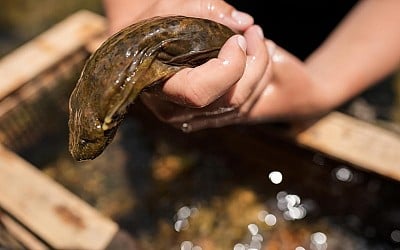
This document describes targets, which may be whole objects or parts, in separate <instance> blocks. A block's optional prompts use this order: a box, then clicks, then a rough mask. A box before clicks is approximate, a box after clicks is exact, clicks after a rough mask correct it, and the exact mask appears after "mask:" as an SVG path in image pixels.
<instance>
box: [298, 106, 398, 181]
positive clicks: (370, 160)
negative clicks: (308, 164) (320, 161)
mask: <svg viewBox="0 0 400 250" xmlns="http://www.w3.org/2000/svg"><path fill="white" fill-rule="evenodd" d="M295 140H296V142H297V143H299V144H300V145H302V146H305V147H308V148H311V149H314V150H317V151H320V152H323V153H325V154H327V155H329V156H332V157H334V158H337V159H340V160H343V161H347V162H349V163H351V164H353V165H356V166H358V167H361V168H364V169H366V170H368V171H372V172H375V173H378V174H381V175H383V176H386V177H389V178H392V179H395V180H399V181H400V135H399V134H397V133H395V132H391V131H389V130H386V129H383V128H380V127H378V126H375V125H373V124H370V123H367V122H364V121H361V120H358V119H356V118H353V117H350V116H348V115H345V114H342V113H339V112H332V113H330V114H328V115H327V116H326V117H323V118H322V119H320V120H319V121H317V122H316V123H315V124H313V125H312V126H310V127H308V128H307V129H305V130H304V131H302V132H300V133H299V134H297V135H296V136H295Z"/></svg>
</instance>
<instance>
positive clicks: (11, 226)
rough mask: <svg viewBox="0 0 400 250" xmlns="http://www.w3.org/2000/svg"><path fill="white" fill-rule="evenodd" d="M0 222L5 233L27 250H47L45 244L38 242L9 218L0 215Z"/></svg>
mask: <svg viewBox="0 0 400 250" xmlns="http://www.w3.org/2000/svg"><path fill="white" fill-rule="evenodd" d="M0 222H1V223H2V224H3V225H4V226H5V228H6V229H7V231H8V232H9V233H10V234H11V235H12V236H13V237H14V238H15V239H16V240H18V241H19V242H21V243H22V244H23V245H24V246H25V247H26V248H27V249H30V250H46V249H49V248H48V247H47V246H46V245H45V244H43V243H42V242H41V241H39V240H38V239H37V238H36V237H35V236H34V235H32V234H31V233H30V232H29V231H28V230H26V229H25V228H24V227H23V226H21V225H20V224H18V222H16V221H15V220H13V219H12V218H11V217H9V216H7V215H5V214H1V213H0Z"/></svg>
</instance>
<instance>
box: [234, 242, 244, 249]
mask: <svg viewBox="0 0 400 250" xmlns="http://www.w3.org/2000/svg"><path fill="white" fill-rule="evenodd" d="M233 250H246V246H245V245H243V244H242V243H237V244H236V245H235V246H234V247H233Z"/></svg>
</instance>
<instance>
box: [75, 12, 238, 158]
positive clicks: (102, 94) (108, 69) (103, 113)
mask: <svg viewBox="0 0 400 250" xmlns="http://www.w3.org/2000/svg"><path fill="white" fill-rule="evenodd" d="M232 35H234V32H233V31H232V30H231V29H229V28H228V27H226V26H224V25H222V24H219V23H216V22H213V21H210V20H207V19H201V18H193V17H185V16H165V17H154V18H150V19H147V20H143V21H140V22H138V23H135V24H133V25H131V26H128V27H126V28H124V29H122V30H121V31H119V32H118V33H116V34H115V35H113V36H111V37H110V38H108V39H107V40H106V41H105V42H104V43H103V44H102V45H101V46H100V48H98V49H97V50H96V51H95V52H94V53H93V54H92V55H91V57H90V58H89V59H88V61H87V62H86V64H85V66H84V68H83V71H82V74H81V77H80V78H79V80H78V83H77V85H76V86H75V89H74V90H73V92H72V94H71V96H70V100H69V112H70V114H69V122H68V125H69V150H70V152H71V154H72V156H73V158H74V159H75V160H77V161H82V160H89V159H94V158H96V157H97V156H99V155H100V154H101V153H102V152H103V151H104V149H105V148H106V147H107V145H108V144H109V143H110V142H111V141H112V139H113V138H114V135H115V133H116V131H117V129H118V127H119V125H120V123H121V122H122V120H123V118H124V116H125V114H126V112H127V107H128V106H129V105H131V104H132V103H134V101H135V99H136V98H137V96H138V95H139V94H140V93H141V92H142V91H143V90H144V89H146V88H147V87H150V86H153V85H155V84H160V83H163V82H165V81H166V80H167V79H168V78H170V77H171V76H172V75H174V74H175V73H176V72H178V71H179V70H181V69H183V68H185V67H195V66H198V65H200V64H203V63H205V62H206V61H207V60H209V59H211V58H214V57H217V55H218V52H219V50H220V48H221V47H222V45H223V44H224V43H225V42H226V40H227V39H228V38H229V37H231V36H232Z"/></svg>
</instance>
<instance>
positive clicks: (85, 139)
mask: <svg viewBox="0 0 400 250" xmlns="http://www.w3.org/2000/svg"><path fill="white" fill-rule="evenodd" d="M96 141H97V140H95V139H87V138H81V139H80V141H79V143H80V144H81V145H87V144H89V143H95V142H96Z"/></svg>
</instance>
